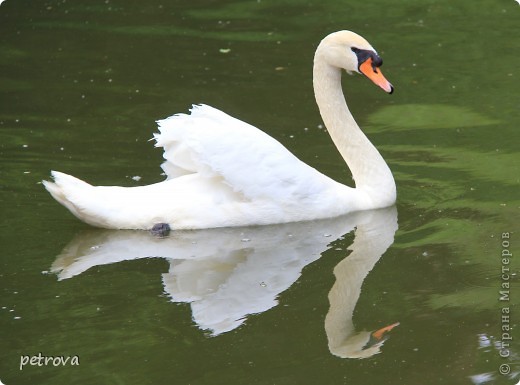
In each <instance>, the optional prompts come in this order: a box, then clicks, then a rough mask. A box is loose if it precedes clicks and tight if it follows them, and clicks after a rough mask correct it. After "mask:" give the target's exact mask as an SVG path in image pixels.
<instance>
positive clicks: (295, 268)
mask: <svg viewBox="0 0 520 385" xmlns="http://www.w3.org/2000/svg"><path fill="white" fill-rule="evenodd" d="M397 227H398V225H397V210H396V208H395V207H391V208H387V209H383V210H375V211H368V212H358V213H354V214H351V215H348V216H342V217H337V218H333V219H328V220H320V221H312V222H300V223H290V224H283V225H273V226H260V227H246V228H222V229H209V230H197V231H176V232H172V233H171V234H170V235H169V236H167V237H157V236H154V235H152V234H150V233H149V232H144V231H110V230H105V231H94V230H90V231H86V232H84V233H81V234H79V235H77V236H76V237H75V238H74V239H73V240H72V241H71V242H70V243H69V244H68V245H67V246H66V247H65V248H64V250H63V251H62V253H61V254H60V255H58V256H57V258H56V260H55V262H54V263H53V265H52V269H51V270H52V271H53V272H55V273H57V275H58V279H59V280H64V279H70V278H72V277H75V276H78V275H80V274H82V273H83V272H85V271H87V270H89V269H91V268H92V267H94V266H101V265H107V264H113V263H117V262H121V261H127V260H134V259H140V258H164V259H166V260H167V261H168V262H169V264H170V269H169V272H168V273H165V274H163V276H162V281H163V286H164V290H165V292H166V293H167V294H168V296H169V298H170V299H171V300H172V301H173V302H185V303H190V304H191V311H192V316H193V320H194V321H195V323H196V324H197V325H198V327H199V328H200V329H203V330H208V331H210V333H211V335H213V336H217V335H219V334H222V333H225V332H229V331H231V330H234V329H236V328H238V327H239V326H240V325H241V324H242V323H243V322H244V321H245V320H246V318H247V316H248V315H250V314H256V313H262V312H265V311H267V310H269V309H271V308H272V307H274V306H276V305H277V304H278V301H277V297H278V296H279V295H280V293H282V292H283V291H285V290H287V289H288V288H289V287H290V286H291V285H293V284H294V283H295V282H296V280H298V278H299V277H300V275H301V273H302V270H303V268H305V266H307V265H308V264H310V263H312V262H314V261H315V260H317V259H318V258H320V256H321V255H322V253H323V252H325V251H326V250H328V249H329V248H330V245H331V243H332V242H333V241H334V240H336V239H338V238H340V237H342V236H343V235H345V234H346V233H348V232H350V231H352V230H353V229H355V239H354V242H353V243H352V245H351V246H350V247H349V250H351V253H350V255H348V256H346V257H345V258H344V259H343V260H342V261H341V262H339V263H338V264H337V265H336V267H335V268H334V275H335V277H336V282H335V283H334V285H333V287H332V288H331V289H330V291H329V303H330V307H329V311H328V313H327V316H326V318H325V331H326V334H327V338H328V346H329V350H330V352H331V353H332V354H333V355H335V356H338V357H342V358H367V357H370V356H373V355H374V354H377V353H379V352H380V348H381V346H382V345H383V343H384V341H385V340H386V337H387V335H386V334H387V332H389V331H390V330H391V329H393V328H394V327H395V326H397V325H398V323H395V324H392V325H389V326H386V327H383V328H381V329H379V330H376V331H372V332H368V331H357V330H356V328H355V327H354V325H353V321H352V316H353V313H354V309H355V307H356V303H357V302H358V299H359V297H360V294H361V289H362V285H363V281H364V279H365V277H366V276H367V275H368V273H369V272H370V271H371V270H372V268H373V267H374V265H375V264H376V263H377V262H378V261H379V259H380V258H381V256H382V255H383V254H384V253H385V251H386V250H387V249H388V248H389V247H390V246H391V245H392V243H393V241H394V235H395V232H396V230H397Z"/></svg>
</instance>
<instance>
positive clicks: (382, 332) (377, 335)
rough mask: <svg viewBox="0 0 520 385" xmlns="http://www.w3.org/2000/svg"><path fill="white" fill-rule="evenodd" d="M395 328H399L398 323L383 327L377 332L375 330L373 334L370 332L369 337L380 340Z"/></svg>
mask: <svg viewBox="0 0 520 385" xmlns="http://www.w3.org/2000/svg"><path fill="white" fill-rule="evenodd" d="M396 326H399V322H396V323H395V324H392V325H388V326H385V327H384V328H381V329H379V330H376V331H375V332H372V334H371V336H372V337H374V338H375V339H376V340H379V341H380V340H382V339H383V337H384V336H385V334H386V333H388V332H389V331H390V330H392V329H393V328H395V327H396Z"/></svg>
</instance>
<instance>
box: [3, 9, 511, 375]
mask: <svg viewBox="0 0 520 385" xmlns="http://www.w3.org/2000/svg"><path fill="white" fill-rule="evenodd" d="M519 12H520V7H519V6H518V4H517V3H515V2H514V1H512V0H511V1H500V2H491V1H479V2H475V1H467V0H464V1H462V0H461V1H458V2H456V3H454V2H450V1H444V0H441V1H435V2H433V1H430V2H426V3H417V2H409V1H393V2H388V1H386V2H382V1H380V0H377V1H374V2H370V3H367V2H355V3H352V2H350V3H349V4H345V3H344V2H342V1H333V0H328V1H319V2H317V1H310V2H299V1H291V0H284V1H277V2H274V1H266V0H262V1H235V2H232V1H220V2H211V1H199V2H197V3H196V4H192V3H189V2H173V3H167V2H161V1H155V0H152V1H149V2H146V4H143V3H142V2H131V1H122V0H120V1H113V0H110V1H88V2H87V1H80V0H78V1H74V2H71V1H31V2H30V3H29V2H24V1H22V0H7V1H5V2H4V3H3V4H2V5H0V46H1V50H2V55H1V56H0V136H1V140H0V156H1V158H2V167H1V168H0V181H1V182H0V194H1V212H2V218H3V219H2V221H1V222H0V226H1V227H0V228H1V232H0V234H1V235H0V236H1V245H2V248H1V253H0V263H1V270H0V271H1V272H0V278H1V280H0V282H1V293H2V294H1V297H0V325H1V326H0V333H1V335H0V341H1V342H0V354H1V360H0V362H1V363H0V380H1V381H2V382H3V383H6V384H8V385H11V384H35V383H38V384H51V383H52V384H69V383H74V384H82V383H85V384H92V383H99V384H163V383H175V384H244V383H254V384H316V383H322V384H374V383H380V384H418V383H420V384H439V383H449V384H515V383H517V382H518V380H519V378H518V372H519V371H520V365H519V360H518V354H519V350H520V349H519V348H520V346H519V344H518V340H519V339H520V334H518V332H517V328H518V322H519V319H520V317H518V316H517V310H516V307H515V305H516V304H517V303H518V299H517V298H518V296H519V295H520V294H519V293H520V292H519V291H518V286H517V279H518V276H517V274H516V272H517V271H518V263H517V262H516V259H515V257H516V254H515V253H517V252H518V251H517V250H518V247H519V246H518V245H519V244H520V240H519V239H518V231H517V230H518V222H517V218H518V207H519V202H518V185H519V179H518V175H519V172H518V164H519V162H518V161H519V156H518V151H517V149H518V147H517V143H518V138H519V134H518V129H517V128H518V126H519V124H520V114H519V112H518V111H519V108H518V107H519V105H518V97H517V95H518V86H519V81H518V77H519V73H518V69H517V65H516V64H515V63H516V61H517V60H516V59H517V54H516V53H517V52H518V48H519V45H520V41H519V39H518V36H517V34H515V33H514V31H516V29H517V28H516V27H517V24H518V17H519ZM343 28H347V29H352V30H354V31H357V32H358V33H361V34H362V35H364V36H365V37H366V38H367V39H368V40H369V41H370V42H371V43H372V44H373V45H374V46H375V47H376V48H377V49H378V51H379V53H380V54H381V56H382V57H383V58H384V61H385V65H384V67H383V70H384V73H385V75H386V77H387V78H388V79H389V80H390V81H391V82H392V83H393V84H394V86H395V88H396V92H395V93H394V94H393V95H392V96H388V95H385V94H384V93H383V92H381V90H379V89H377V87H374V86H373V85H371V84H369V82H367V81H366V80H365V79H363V78H362V77H360V76H356V77H350V76H345V79H344V80H345V81H344V86H345V91H346V94H347V97H348V101H349V105H350V106H351V109H352V111H353V113H354V115H355V117H356V119H357V121H358V122H359V124H360V126H361V127H362V128H363V129H364V130H365V132H367V134H368V135H369V137H370V139H371V140H372V141H373V142H374V143H375V144H376V145H377V147H378V148H379V149H380V150H381V152H382V154H383V156H384V157H385V159H386V160H387V161H388V163H389V164H390V166H391V168H392V170H393V172H394V175H395V177H396V181H397V186H398V202H397V206H396V209H395V211H394V210H383V211H378V212H375V213H362V214H358V215H356V216H351V217H346V218H338V219H335V220H330V221H320V222H316V223H310V224H294V225H284V226H272V227H267V228H261V229H236V230H229V229H225V230H208V231H203V232H181V233H174V234H171V235H170V236H169V237H167V238H164V239H160V238H156V237H152V236H151V235H149V234H148V233H142V232H110V231H108V232H107V231H103V230H97V229H91V228H90V227H88V226H86V225H84V224H82V223H80V222H79V221H77V220H76V219H75V218H73V217H72V216H71V215H70V214H69V213H68V212H67V211H66V210H65V209H63V208H62V207H61V206H59V205H57V204H56V203H55V202H54V201H53V200H52V199H51V198H50V196H49V195H48V194H47V193H46V192H45V191H44V189H43V186H42V185H41V184H40V181H41V180H42V179H46V178H48V176H49V171H50V170H51V169H58V170H60V171H64V172H68V173H71V174H73V175H76V176H79V177H81V178H83V179H85V180H87V181H90V182H92V183H95V184H110V185H125V186H134V185H140V184H148V183H153V182H156V181H160V180H161V179H162V176H161V175H160V171H161V170H160V169H159V164H160V162H161V153H160V151H159V150H157V149H155V148H154V147H153V145H152V143H151V142H149V141H148V140H149V139H150V138H151V136H152V133H153V132H154V131H155V124H154V121H155V120H157V119H160V118H164V117H166V116H168V115H170V114H172V113H175V112H185V111H186V110H187V109H188V108H189V106H190V104H191V103H207V104H211V105H214V106H215V107H218V108H220V109H222V110H224V111H226V112H228V113H230V114H232V115H234V116H236V117H238V118H241V119H243V120H246V121H248V122H250V123H252V124H255V125H256V126H258V127H261V128H262V129H264V130H265V131H266V132H268V133H269V134H270V135H272V136H273V137H275V138H277V139H279V140H280V141H281V142H282V143H284V144H285V145H286V146H287V147H288V148H289V149H290V150H291V151H292V152H294V153H295V154H296V155H297V156H299V157H300V158H301V159H303V160H304V161H305V162H307V163H309V164H311V165H312V166H314V167H316V168H318V169H320V170H322V171H323V172H325V173H326V174H328V175H330V176H331V177H333V178H335V179H337V180H340V181H342V182H345V183H351V181H350V174H349V172H348V170H346V169H345V167H344V165H343V164H342V162H341V159H340V158H339V155H338V154H337V153H336V152H335V151H331V143H330V139H329V137H328V135H327V134H326V133H325V131H324V130H323V128H322V127H321V119H320V117H319V114H318V112H317V108H316V107H315V104H314V100H313V96H312V88H311V84H312V82H311V78H310V76H311V63H312V56H313V50H314V48H315V46H316V45H317V43H318V42H319V40H320V39H321V38H322V37H323V36H324V35H325V34H326V33H328V32H330V31H333V30H338V29H343ZM396 221H397V223H398V229H397V231H395V234H394V230H395V227H394V224H395V223H396ZM354 227H356V228H357V230H356V231H357V232H356V233H354V232H353V228H354ZM506 236H509V238H504V237H506ZM353 242H354V244H353ZM507 250H509V251H510V252H511V253H513V255H514V256H513V257H512V258H510V259H509V261H507V260H504V261H503V260H502V259H501V254H502V253H505V254H507V253H508V251H507ZM181 255H182V256H183V258H185V259H184V260H183V261H179V260H178V258H180V256H181ZM195 256H197V258H195ZM506 262H509V264H506ZM502 269H504V271H505V272H508V273H510V274H509V275H507V276H502V275H501V271H502ZM507 269H509V271H507ZM502 285H504V287H503V286H502ZM508 285H509V297H505V295H506V294H505V293H506V291H507V290H508V288H507V286H508ZM501 290H502V291H503V293H502V294H500V291H501ZM341 293H343V294H341ZM501 296H502V299H503V300H502V301H501V300H500V297H501ZM508 310H509V311H510V314H503V312H507V311H508ZM503 316H504V317H503ZM219 317H220V318H219ZM226 317H227V318H226ZM396 322H399V326H396V327H395V328H393V330H391V331H390V332H389V333H388V337H389V338H388V339H387V340H386V341H384V344H383V345H381V346H379V345H378V346H379V350H380V353H379V354H373V355H370V354H366V355H370V356H369V357H365V358H363V359H356V358H348V357H351V356H352V355H353V353H352V351H355V352H358V353H359V352H365V353H366V352H367V351H370V352H371V353H372V350H370V349H371V348H368V349H367V345H366V344H367V343H368V340H369V333H365V334H363V331H368V332H371V331H375V330H377V329H379V328H382V327H385V326H389V325H393V324H394V323H396ZM342 333H343V334H342ZM503 333H509V334H503ZM356 336H357V337H356ZM508 337H512V338H513V340H512V341H509V339H508ZM355 338H359V339H360V340H361V339H362V340H363V341H362V342H359V341H358V345H355V343H354V340H355ZM508 342H509V343H510V346H509V347H508V350H506V349H502V350H500V348H503V347H506V346H505V345H503V344H502V343H508ZM353 346H358V347H359V346H361V350H359V348H358V349H355V348H352V347H353ZM363 347H365V349H364V350H363V349H362V348H363ZM376 348H377V346H376ZM376 350H377V349H376ZM500 353H502V355H508V357H501V356H500ZM39 354H40V355H41V356H42V357H47V358H49V359H50V358H55V359H58V358H60V357H61V358H63V359H66V358H67V357H70V359H69V361H68V362H67V364H66V365H65V366H54V365H53V363H54V362H50V361H49V362H48V364H47V365H43V364H42V365H41V366H37V365H30V364H26V365H25V366H23V368H22V369H23V370H20V364H21V360H22V359H23V357H26V356H27V357H31V356H35V357H36V358H35V360H37V359H38V355H39ZM74 357H76V359H77V360H79V365H71V363H72V361H71V360H72V359H73V358H74ZM27 359H29V358H27ZM42 359H43V358H42ZM34 362H35V363H37V361H34ZM40 363H42V362H40ZM55 363H56V364H58V363H59V362H58V361H55ZM508 369H509V370H510V373H508V374H501V373H500V371H501V370H502V371H504V372H507V371H508Z"/></svg>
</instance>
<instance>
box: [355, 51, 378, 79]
mask: <svg viewBox="0 0 520 385" xmlns="http://www.w3.org/2000/svg"><path fill="white" fill-rule="evenodd" d="M351 49H352V52H354V53H355V54H356V56H357V59H358V63H359V64H358V69H359V67H360V66H361V64H363V63H364V62H366V61H367V60H368V59H372V63H371V64H372V69H373V70H374V72H375V73H377V68H378V67H381V66H382V65H383V59H381V57H380V56H379V55H378V54H376V53H375V52H374V51H372V50H368V49H360V48H356V47H352V48H351Z"/></svg>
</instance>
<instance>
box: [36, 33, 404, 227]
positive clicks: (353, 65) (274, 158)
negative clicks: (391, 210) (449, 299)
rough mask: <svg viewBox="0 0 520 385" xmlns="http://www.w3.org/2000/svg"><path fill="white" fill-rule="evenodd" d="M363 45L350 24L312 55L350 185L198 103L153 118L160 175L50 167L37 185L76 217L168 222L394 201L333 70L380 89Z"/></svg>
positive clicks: (280, 216) (329, 213) (372, 55)
mask: <svg viewBox="0 0 520 385" xmlns="http://www.w3.org/2000/svg"><path fill="white" fill-rule="evenodd" d="M380 65H381V59H380V58H379V56H378V55H377V53H376V51H375V50H374V49H373V48H372V46H370V44H369V43H368V42H367V41H366V40H365V39H364V38H362V37H361V36H359V35H357V34H355V33H353V32H350V31H339V32H335V33H332V34H330V35H328V36H327V37H325V39H323V40H322V42H321V43H320V45H319V46H318V48H317V50H316V54H315V58H314V71H313V82H314V92H315V96H316V101H317V104H318V107H319V109H320V113H321V115H322V118H323V121H324V123H325V125H326V126H327V129H328V131H329V133H330V135H331V137H332V140H333V142H334V143H335V145H336V147H337V148H338V150H339V151H340V153H341V155H342V156H343V158H344V159H345V161H346V163H347V164H348V166H349V167H350V170H351V172H352V175H353V178H354V181H355V183H356V188H351V187H348V186H346V185H343V184H341V183H338V182H336V181H334V180H332V179H331V178H329V177H327V176H325V175H323V174H322V173H320V172H318V171H317V170H315V169H314V168H312V167H310V166H308V165H307V164H305V163H303V162H302V161H300V160H299V159H298V158H296V157H295V156H294V155H293V154H291V153H290V152H289V151H288V150H287V149H286V148H285V147H284V146H283V145H282V144H280V143H279V142H278V141H276V140H275V139H274V138H272V137H270V136H269V135H267V134H266V133H264V132H262V131H260V130H259V129H257V128H255V127H253V126H251V125H249V124H247V123H245V122H243V121H240V120H238V119H235V118H233V117H231V116H229V115H227V114H225V113H224V112H222V111H219V110H217V109H215V108H213V107H210V106H207V105H197V106H193V108H192V109H191V114H190V115H186V114H177V115H174V116H171V117H169V118H167V119H164V120H160V121H158V125H159V133H158V134H156V135H155V140H156V146H157V147H162V148H163V149H164V158H165V162H164V163H163V164H162V166H161V167H162V169H163V170H164V172H165V174H166V175H167V178H166V180H165V181H163V182H160V183H156V184H151V185H148V186H139V187H118V186H92V185H90V184H88V183H86V182H83V181H81V180H79V179H77V178H75V177H73V176H70V175H67V174H64V173H60V172H56V171H53V172H52V176H53V178H54V183H52V182H49V181H44V182H43V183H44V186H45V188H46V189H47V190H48V191H49V192H50V193H51V195H52V196H53V197H54V198H55V199H56V200H57V201H58V202H60V203H61V204H62V205H64V206H65V207H66V208H68V209H69V210H70V211H71V212H72V213H73V214H74V215H75V216H76V217H78V218H79V219H81V220H83V221H84V222H86V223H88V224H91V225H93V226H98V227H105V228H115V229H150V228H152V227H153V226H154V225H155V224H157V223H168V224H169V226H170V228H172V229H197V228H214V227H229V226H248V225H264V224H272V223H285V222H295V221H303V220H313V219H319V218H328V217H335V216H338V215H342V214H346V213H348V212H353V211H359V210H368V209H375V208H381V207H387V206H390V205H392V204H393V203H394V202H395V197H396V192H395V183H394V179H393V177H392V173H391V171H390V169H389V168H388V166H387V165H386V163H385V161H384V160H383V158H382V157H381V155H380V154H379V152H378V151H377V149H376V148H375V147H374V146H373V145H372V144H371V143H370V141H369V140H368V139H367V137H366V136H365V135H364V134H363V133H362V131H361V130H360V129H359V127H358V125H357V124H356V122H355V120H354V118H353V117H352V114H351V113H350V111H349V109H348V107H347V104H346V102H345V98H344V96H343V92H342V89H341V70H342V69H345V70H347V71H353V72H360V73H363V74H365V75H366V76H367V77H368V78H369V79H371V80H372V81H373V82H374V83H376V84H377V85H379V86H380V87H381V88H383V90H385V91H386V92H389V93H391V92H392V90H393V88H392V86H391V85H390V83H389V82H388V81H387V80H386V79H385V78H384V77H383V75H382V74H381V72H380V70H379V66H380Z"/></svg>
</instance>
